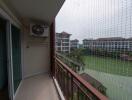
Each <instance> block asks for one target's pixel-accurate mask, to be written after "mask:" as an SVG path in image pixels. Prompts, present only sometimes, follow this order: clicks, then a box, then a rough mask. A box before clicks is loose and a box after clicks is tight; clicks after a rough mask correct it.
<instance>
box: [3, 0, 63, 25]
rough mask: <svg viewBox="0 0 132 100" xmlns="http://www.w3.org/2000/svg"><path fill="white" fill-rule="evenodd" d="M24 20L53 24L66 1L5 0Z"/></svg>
mask: <svg viewBox="0 0 132 100" xmlns="http://www.w3.org/2000/svg"><path fill="white" fill-rule="evenodd" d="M4 1H6V4H7V5H8V6H10V7H11V8H12V9H13V10H15V12H16V13H17V14H18V15H19V16H20V17H24V18H30V19H33V20H39V21H44V22H46V23H49V24H50V23H51V22H52V21H53V20H54V18H55V16H56V15H57V13H58V12H59V10H60V8H61V6H62V5H63V3H64V1H65V0H4Z"/></svg>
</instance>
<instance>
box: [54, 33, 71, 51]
mask: <svg viewBox="0 0 132 100" xmlns="http://www.w3.org/2000/svg"><path fill="white" fill-rule="evenodd" d="M70 36H71V34H69V33H67V32H61V33H56V51H57V52H61V53H70Z"/></svg>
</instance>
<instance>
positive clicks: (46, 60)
mask: <svg viewBox="0 0 132 100" xmlns="http://www.w3.org/2000/svg"><path fill="white" fill-rule="evenodd" d="M22 70H23V73H22V74H23V78H26V77H29V76H33V75H36V74H39V73H47V72H49V70H50V38H38V37H32V36H30V32H29V27H27V28H26V29H24V30H23V32H22Z"/></svg>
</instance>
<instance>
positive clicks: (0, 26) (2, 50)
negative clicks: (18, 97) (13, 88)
mask: <svg viewBox="0 0 132 100" xmlns="http://www.w3.org/2000/svg"><path fill="white" fill-rule="evenodd" d="M6 50H7V49H6V21H5V20H3V19H1V18H0V100H8V73H7V51H6Z"/></svg>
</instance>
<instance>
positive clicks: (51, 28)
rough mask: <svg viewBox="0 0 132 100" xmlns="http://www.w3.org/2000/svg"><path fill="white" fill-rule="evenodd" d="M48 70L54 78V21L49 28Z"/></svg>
mask: <svg viewBox="0 0 132 100" xmlns="http://www.w3.org/2000/svg"><path fill="white" fill-rule="evenodd" d="M50 64H51V65H50V70H51V75H52V76H55V20H54V22H53V23H52V24H51V26H50Z"/></svg>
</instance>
